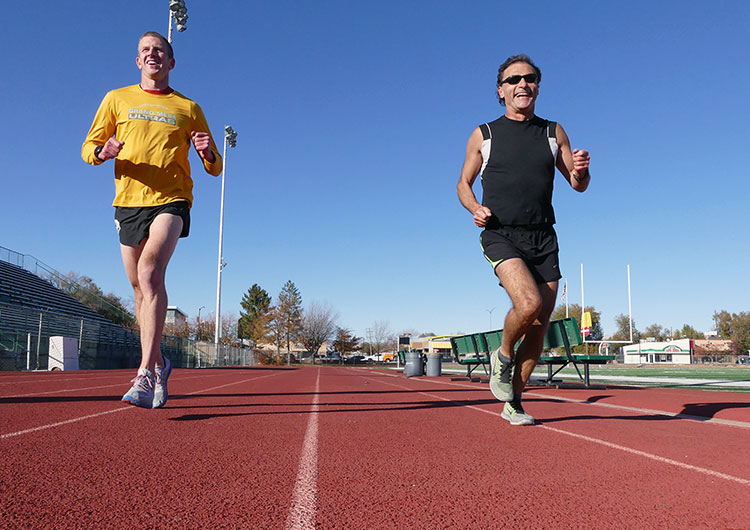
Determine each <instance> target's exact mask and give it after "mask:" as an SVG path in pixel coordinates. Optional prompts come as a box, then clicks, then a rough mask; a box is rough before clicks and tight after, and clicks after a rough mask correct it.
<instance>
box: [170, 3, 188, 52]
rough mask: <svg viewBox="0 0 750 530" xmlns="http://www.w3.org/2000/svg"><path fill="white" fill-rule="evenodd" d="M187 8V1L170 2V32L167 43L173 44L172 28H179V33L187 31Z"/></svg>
mask: <svg viewBox="0 0 750 530" xmlns="http://www.w3.org/2000/svg"><path fill="white" fill-rule="evenodd" d="M187 19H188V16H187V7H185V0H169V31H168V32H167V41H168V42H169V43H170V44H171V43H172V26H173V25H176V26H177V31H180V32H182V31H185V30H186V29H187Z"/></svg>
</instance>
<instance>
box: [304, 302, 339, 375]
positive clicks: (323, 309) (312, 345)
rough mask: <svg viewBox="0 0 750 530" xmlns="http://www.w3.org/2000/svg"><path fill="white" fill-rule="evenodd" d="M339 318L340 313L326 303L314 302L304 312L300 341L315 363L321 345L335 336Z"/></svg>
mask: <svg viewBox="0 0 750 530" xmlns="http://www.w3.org/2000/svg"><path fill="white" fill-rule="evenodd" d="M337 320H338V314H337V313H336V312H335V311H334V310H333V308H332V307H331V306H330V305H328V304H326V303H320V302H312V303H311V304H310V306H309V307H308V308H307V309H306V310H305V311H304V312H303V314H302V333H301V334H300V341H301V342H302V345H303V346H304V347H305V350H307V352H308V353H310V355H311V356H312V363H313V364H315V354H316V353H318V350H319V349H320V347H321V346H322V345H323V343H324V342H326V341H327V340H331V337H333V334H334V332H335V331H336V321H337Z"/></svg>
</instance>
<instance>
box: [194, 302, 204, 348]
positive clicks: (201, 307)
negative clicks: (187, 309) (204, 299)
mask: <svg viewBox="0 0 750 530" xmlns="http://www.w3.org/2000/svg"><path fill="white" fill-rule="evenodd" d="M201 309H206V306H204V305H202V306H200V307H199V308H198V334H197V337H196V338H195V340H201V337H202V336H203V335H202V334H201Z"/></svg>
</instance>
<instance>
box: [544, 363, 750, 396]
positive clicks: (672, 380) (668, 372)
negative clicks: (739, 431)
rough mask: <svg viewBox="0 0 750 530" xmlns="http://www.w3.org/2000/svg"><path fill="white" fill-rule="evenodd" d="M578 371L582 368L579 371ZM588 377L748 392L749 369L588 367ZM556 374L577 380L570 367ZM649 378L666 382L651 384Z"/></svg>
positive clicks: (749, 389)
mask: <svg viewBox="0 0 750 530" xmlns="http://www.w3.org/2000/svg"><path fill="white" fill-rule="evenodd" d="M581 370H583V369H582V368H581ZM546 373H547V367H546V366H540V367H537V371H536V372H535V375H537V376H539V377H542V376H543V375H545V374H546ZM590 374H591V376H592V379H594V381H597V382H605V381H607V378H608V377H610V376H611V377H612V379H611V380H610V381H612V382H620V383H625V381H623V379H622V378H627V382H626V383H625V384H631V385H647V386H669V387H673V388H680V387H689V388H693V389H695V388H698V389H701V388H704V389H706V390H709V389H710V390H722V391H729V392H750V367H748V366H707V365H660V366H655V365H622V364H612V365H604V366H596V365H592V366H591V367H590ZM560 375H561V376H568V377H570V376H574V377H577V374H576V371H575V368H573V367H572V366H568V367H566V368H565V369H564V370H562V371H561V372H560ZM653 378H659V379H666V380H665V381H654V380H653ZM566 379H567V377H566ZM639 379H642V380H639ZM685 380H688V381H685ZM703 380H705V381H703ZM715 381H721V382H737V383H742V382H746V383H747V385H742V386H739V387H738V386H734V387H722V386H719V385H717V384H716V383H715ZM592 382H593V381H592ZM703 383H705V384H703Z"/></svg>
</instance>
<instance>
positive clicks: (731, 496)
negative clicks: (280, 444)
mask: <svg viewBox="0 0 750 530" xmlns="http://www.w3.org/2000/svg"><path fill="white" fill-rule="evenodd" d="M361 377H362V378H363V379H369V380H370V382H371V383H370V384H377V385H378V387H379V388H381V389H382V395H381V397H380V402H379V406H381V407H382V406H385V407H388V405H387V404H388V403H392V406H391V407H389V408H390V409H391V412H390V413H389V414H387V418H383V417H384V416H386V415H385V414H379V415H373V411H372V410H371V409H373V408H376V407H374V406H373V404H370V403H368V404H366V405H364V407H363V408H364V409H365V410H357V409H356V408H353V410H351V411H349V412H343V411H341V410H340V412H339V414H336V415H335V416H336V417H335V418H334V415H329V416H326V415H323V417H322V419H321V444H322V445H328V444H330V442H331V441H332V440H331V439H330V438H329V437H330V436H331V434H330V433H331V432H335V433H338V435H339V439H340V440H341V443H339V445H338V447H337V448H335V449H333V451H335V454H330V455H329V454H324V455H322V456H321V513H320V514H319V516H323V517H325V514H326V513H327V512H330V513H331V515H330V517H329V518H327V519H326V522H325V524H324V527H326V528H328V527H330V528H364V527H366V526H368V525H371V526H373V527H399V528H402V527H413V528H455V527H461V528H488V527H492V526H494V527H498V526H503V525H506V526H511V525H513V526H515V527H530V526H540V527H546V528H549V527H564V528H623V527H644V526H651V527H655V528H670V527H691V526H702V527H720V528H723V527H741V526H738V525H740V524H741V522H742V521H746V520H748V519H747V517H748V515H750V514H748V511H747V510H746V509H744V508H742V507H741V506H738V504H737V502H736V500H737V498H738V496H741V495H744V494H746V493H747V491H748V487H747V486H746V485H745V484H743V483H737V482H734V481H732V480H719V482H720V484H717V483H716V482H717V477H716V476H711V475H706V474H705V473H702V472H697V471H695V470H691V469H689V468H685V467H680V466H675V465H671V464H670V463H669V462H668V461H666V460H661V461H660V460H653V459H651V458H646V457H645V456H644V455H642V454H638V453H634V452H628V451H625V450H623V449H624V446H623V448H617V447H615V446H613V445H607V444H602V443H600V442H598V441H594V440H593V439H585V438H580V437H575V436H572V435H571V434H570V433H567V432H561V429H558V428H557V426H556V427H555V428H544V425H542V426H538V427H532V428H518V427H511V426H509V425H508V424H507V423H506V422H505V421H504V420H502V419H500V418H499V413H500V410H501V408H500V407H501V405H500V404H499V403H497V402H493V401H494V399H493V398H491V395H490V394H489V392H488V391H487V388H486V386H484V387H482V386H479V385H476V387H475V389H471V388H466V387H467V386H469V385H462V386H451V385H445V384H436V382H431V381H430V380H429V379H411V380H407V379H406V378H402V379H400V380H398V379H394V378H387V377H385V376H383V377H379V376H375V377H373V376H371V375H362V376H361ZM322 381H323V385H322V386H323V388H324V389H325V388H326V384H325V381H326V379H325V378H323V380H322ZM389 388H390V390H389ZM394 390H404V391H407V392H411V393H412V395H421V396H422V397H421V398H419V399H415V400H412V399H409V398H406V399H405V398H404V395H403V394H401V395H400V397H399V398H398V399H396V398H395V396H397V394H394V392H393V391H394ZM462 392H463V393H462ZM488 398H489V399H488ZM360 406H362V405H360ZM548 406H549V407H551V408H550V412H555V409H557V412H558V414H559V413H562V412H564V411H565V410H566V408H569V407H570V406H571V405H570V404H569V403H559V402H558V403H554V402H553V403H550V404H549V405H548ZM579 406H581V407H582V406H583V405H579ZM364 416H367V418H368V421H364V420H363V419H362V418H363V417H364ZM358 418H359V419H358ZM329 423H333V425H329ZM590 423H596V422H590ZM641 423H644V422H641ZM688 423H691V424H692V425H693V427H701V424H699V423H696V422H688ZM558 425H559V424H558ZM631 428H632V427H631ZM735 430H736V429H735ZM381 433H382V434H383V436H378V434H381ZM350 439H351V440H353V443H352V442H349V441H348V440H350ZM375 439H377V440H379V441H381V442H382V440H383V439H386V440H387V443H386V444H384V443H379V444H376V445H375V449H374V450H369V451H367V452H366V453H363V452H362V447H368V446H367V445H363V444H366V443H367V441H368V440H370V442H372V440H375ZM327 441H328V443H327ZM714 441H715V440H714ZM342 445H343V447H342ZM386 448H393V450H390V451H389V450H387V449H386ZM352 455H357V456H355V457H352ZM363 461H366V462H370V461H372V463H371V465H367V466H366V467H365V469H363V470H358V468H359V467H361V465H362V462H363ZM363 475H364V478H363ZM708 490H710V492H708V493H707V491H708ZM675 491H678V492H679V495H678V496H677V497H675V494H674V493H672V492H675ZM324 492H328V494H327V495H326V494H325V493H324ZM373 492H375V493H376V494H377V493H378V492H381V494H380V495H378V496H377V499H378V502H372V498H373ZM683 495H684V496H683ZM462 498H463V499H465V500H464V501H463V502H462V501H461V500H460V499H462ZM495 498H496V499H499V500H498V502H497V509H491V506H492V503H491V501H490V502H485V501H484V499H495ZM467 499H473V501H470V502H466V500H467ZM476 499H480V501H479V502H477V501H476ZM685 499H689V501H690V502H688V504H687V505H685V504H684V503H685ZM362 521H367V523H366V524H365V523H363V522H362ZM329 525H330V526H329Z"/></svg>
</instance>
